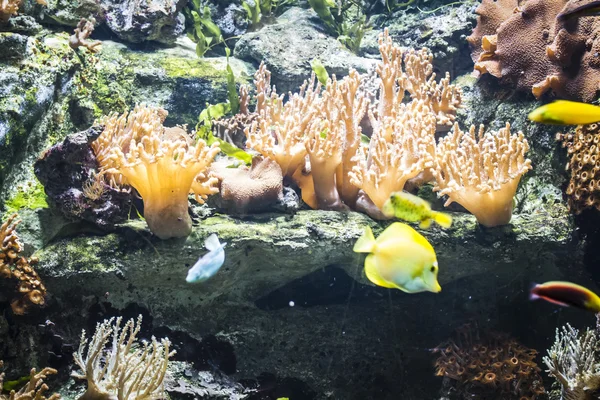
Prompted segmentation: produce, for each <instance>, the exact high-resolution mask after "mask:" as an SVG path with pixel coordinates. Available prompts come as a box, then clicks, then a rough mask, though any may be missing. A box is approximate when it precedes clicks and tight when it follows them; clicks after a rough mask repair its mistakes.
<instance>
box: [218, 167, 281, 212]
mask: <svg viewBox="0 0 600 400" xmlns="http://www.w3.org/2000/svg"><path fill="white" fill-rule="evenodd" d="M230 164H231V162H230V161H228V160H223V161H217V162H214V163H213V164H212V166H211V172H212V173H213V175H214V176H215V177H216V178H217V179H219V196H215V197H217V198H218V199H220V202H219V206H220V207H221V208H225V209H227V211H228V212H231V213H232V214H246V213H248V212H256V211H265V210H266V209H267V208H268V207H270V206H272V205H273V204H275V203H276V202H277V201H279V200H280V199H281V198H282V196H283V182H282V179H283V177H282V174H281V168H280V167H279V165H278V164H277V163H276V162H275V161H273V160H271V159H269V158H262V157H254V158H253V159H252V166H251V167H250V168H248V167H246V166H240V167H237V168H230Z"/></svg>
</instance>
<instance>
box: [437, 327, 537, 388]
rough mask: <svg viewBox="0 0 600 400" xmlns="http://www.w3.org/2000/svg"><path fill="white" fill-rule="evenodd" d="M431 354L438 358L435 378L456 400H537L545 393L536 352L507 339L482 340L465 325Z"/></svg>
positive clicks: (497, 336) (494, 335)
mask: <svg viewBox="0 0 600 400" xmlns="http://www.w3.org/2000/svg"><path fill="white" fill-rule="evenodd" d="M434 352H435V353H438V354H439V357H438V358H437V359H436V361H435V364H434V365H435V368H436V372H435V375H436V376H441V377H444V379H445V380H448V382H447V383H448V385H445V386H446V387H448V388H452V390H453V391H454V392H455V393H458V394H459V397H458V398H460V399H472V398H499V399H503V400H512V399H514V400H521V399H537V398H538V396H540V395H542V394H544V393H545V390H544V386H543V382H542V378H541V376H540V374H539V372H540V368H539V367H538V366H537V364H536V362H535V361H534V360H535V358H536V356H537V351H535V350H533V349H529V348H527V347H525V346H523V345H521V344H520V343H518V342H517V341H516V340H514V339H511V338H510V337H508V336H507V335H503V334H497V333H488V334H486V335H484V336H482V335H480V333H479V331H478V330H477V329H474V328H472V327H470V326H469V325H466V326H464V327H462V328H461V329H459V330H458V331H457V334H456V335H455V338H454V339H450V340H448V341H446V342H444V343H442V344H440V345H439V346H437V347H436V348H435V350H434ZM485 395H491V396H492V397H486V396H485ZM453 398H455V397H453Z"/></svg>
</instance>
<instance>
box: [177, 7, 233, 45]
mask: <svg viewBox="0 0 600 400" xmlns="http://www.w3.org/2000/svg"><path fill="white" fill-rule="evenodd" d="M183 13H184V15H185V19H186V26H187V31H188V37H189V38H190V39H192V40H193V41H194V42H195V43H196V54H197V55H198V57H203V56H204V54H205V53H206V52H207V51H208V50H210V49H212V48H213V47H214V46H216V45H219V44H221V43H223V44H225V40H224V39H223V35H222V34H221V29H219V27H218V26H217V24H215V23H214V21H213V20H212V16H211V15H210V8H209V7H208V6H202V4H201V3H200V0H190V1H189V3H188V5H187V6H186V7H185V8H184V10H183Z"/></svg>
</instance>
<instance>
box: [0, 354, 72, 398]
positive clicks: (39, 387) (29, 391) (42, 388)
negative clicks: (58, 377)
mask: <svg viewBox="0 0 600 400" xmlns="http://www.w3.org/2000/svg"><path fill="white" fill-rule="evenodd" d="M3 366H4V363H3V362H2V361H0V368H2V367H3ZM57 372H58V371H56V370H55V369H54V368H44V369H42V370H41V371H40V372H36V371H35V368H33V369H32V370H31V374H30V376H29V382H27V384H26V385H25V386H23V387H22V388H21V389H19V391H15V390H12V391H11V392H10V393H9V395H8V396H5V395H3V394H0V400H58V399H60V395H58V394H56V393H54V394H52V395H50V397H46V395H45V394H44V393H45V392H46V391H48V389H49V388H48V385H46V384H45V383H44V379H46V377H47V376H48V375H53V374H56V373H57ZM3 388H4V373H2V374H0V393H2V389H3Z"/></svg>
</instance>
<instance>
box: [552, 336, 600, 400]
mask: <svg viewBox="0 0 600 400" xmlns="http://www.w3.org/2000/svg"><path fill="white" fill-rule="evenodd" d="M597 352H598V333H597V331H594V330H590V329H588V330H586V331H585V332H583V333H582V334H580V333H579V331H578V330H577V329H575V328H573V327H572V326H571V325H569V324H567V325H566V326H564V327H563V328H562V330H559V329H557V330H556V340H555V342H554V344H553V345H552V347H551V348H550V350H548V355H547V356H545V357H544V363H545V364H546V366H547V367H548V373H549V374H550V375H551V376H552V377H554V378H555V379H556V381H557V382H558V383H560V386H561V393H560V399H561V400H587V399H591V398H596V396H595V394H596V393H597V392H598V390H599V389H600V365H599V364H598V359H597V356H598V354H597Z"/></svg>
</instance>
